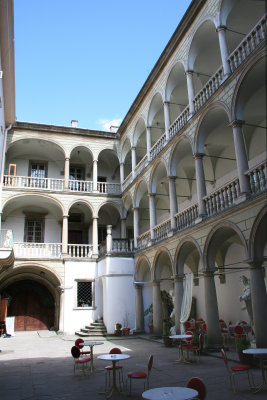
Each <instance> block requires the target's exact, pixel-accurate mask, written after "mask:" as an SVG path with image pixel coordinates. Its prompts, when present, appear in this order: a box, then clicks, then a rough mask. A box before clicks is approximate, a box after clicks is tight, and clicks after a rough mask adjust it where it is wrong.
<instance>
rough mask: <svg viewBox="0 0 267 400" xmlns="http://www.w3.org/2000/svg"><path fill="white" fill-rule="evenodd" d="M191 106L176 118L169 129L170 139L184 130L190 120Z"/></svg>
mask: <svg viewBox="0 0 267 400" xmlns="http://www.w3.org/2000/svg"><path fill="white" fill-rule="evenodd" d="M189 114H190V111H189V106H187V107H185V109H184V110H183V111H182V113H181V114H180V115H179V116H178V118H176V120H175V121H174V122H173V123H172V124H171V126H170V127H169V138H170V139H171V138H172V137H173V136H175V135H177V133H178V132H179V131H180V129H182V128H183V127H184V126H185V125H186V124H187V121H188V119H189Z"/></svg>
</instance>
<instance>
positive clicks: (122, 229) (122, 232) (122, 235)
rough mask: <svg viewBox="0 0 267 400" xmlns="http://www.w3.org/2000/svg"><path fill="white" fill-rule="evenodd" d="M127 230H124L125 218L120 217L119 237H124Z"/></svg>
mask: <svg viewBox="0 0 267 400" xmlns="http://www.w3.org/2000/svg"><path fill="white" fill-rule="evenodd" d="M126 237H127V232H126V218H121V238H122V239H126Z"/></svg>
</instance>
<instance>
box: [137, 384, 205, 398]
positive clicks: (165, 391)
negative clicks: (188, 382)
mask: <svg viewBox="0 0 267 400" xmlns="http://www.w3.org/2000/svg"><path fill="white" fill-rule="evenodd" d="M196 396H198V392H197V391H196V390H194V389H190V388H186V387H181V386H174V387H160V388H154V389H149V390H146V391H145V392H143V394H142V397H143V399H146V400H189V399H193V398H195V397H196Z"/></svg>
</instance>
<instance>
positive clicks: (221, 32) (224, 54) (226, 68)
mask: <svg viewBox="0 0 267 400" xmlns="http://www.w3.org/2000/svg"><path fill="white" fill-rule="evenodd" d="M217 32H218V38H219V45H220V52H221V59H222V65H223V72H224V75H225V76H229V75H230V74H231V69H230V65H229V63H228V61H227V59H228V55H229V52H228V46H227V40H226V27H225V26H219V27H218V28H217Z"/></svg>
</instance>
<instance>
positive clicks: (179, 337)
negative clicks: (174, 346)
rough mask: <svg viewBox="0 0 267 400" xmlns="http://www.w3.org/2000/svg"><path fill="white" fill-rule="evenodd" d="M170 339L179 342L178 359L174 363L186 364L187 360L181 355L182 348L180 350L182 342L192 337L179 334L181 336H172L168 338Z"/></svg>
mask: <svg viewBox="0 0 267 400" xmlns="http://www.w3.org/2000/svg"><path fill="white" fill-rule="evenodd" d="M169 337H170V338H171V339H173V340H174V339H176V340H178V341H179V346H178V348H179V358H178V360H175V361H174V362H188V360H186V359H185V358H184V353H183V348H182V342H183V341H184V340H186V339H189V338H191V337H192V335H185V334H181V335H172V336H169Z"/></svg>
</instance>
